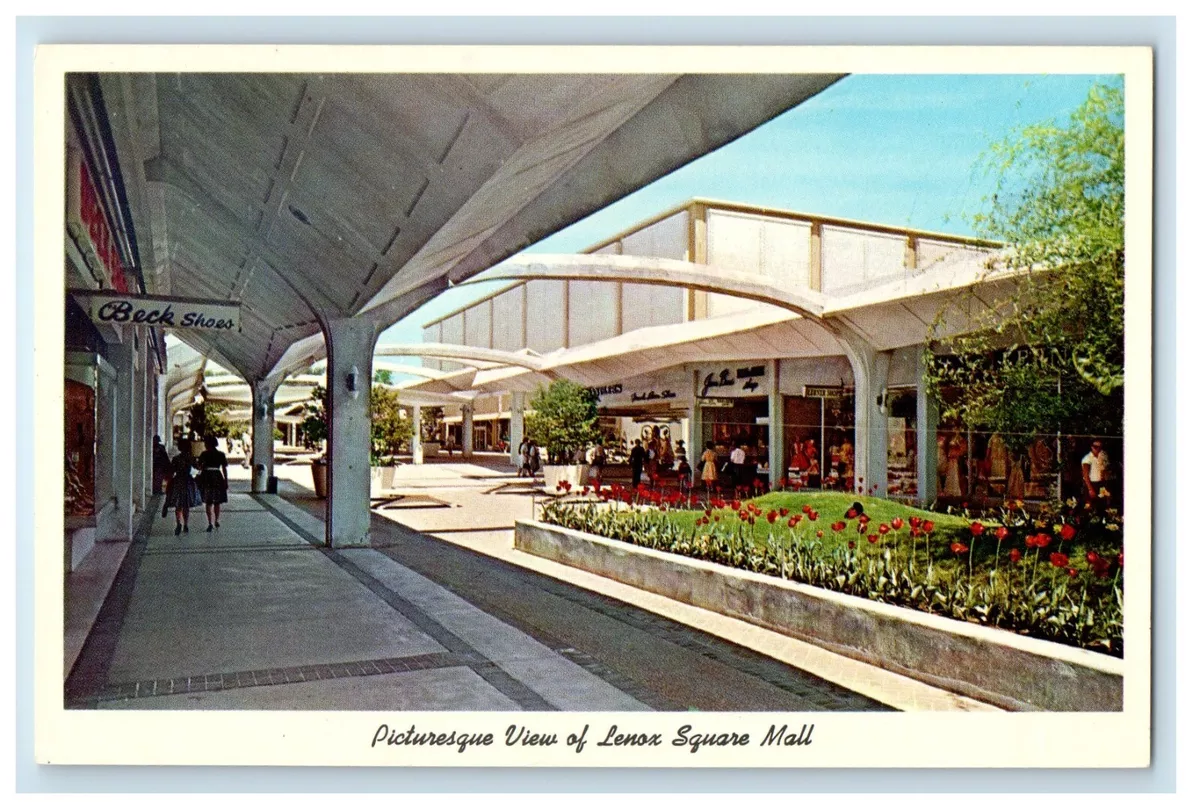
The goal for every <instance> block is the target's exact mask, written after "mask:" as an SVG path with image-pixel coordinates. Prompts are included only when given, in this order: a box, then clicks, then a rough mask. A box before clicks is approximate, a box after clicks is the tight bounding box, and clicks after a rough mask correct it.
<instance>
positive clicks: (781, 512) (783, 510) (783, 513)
mask: <svg viewBox="0 0 1200 809" xmlns="http://www.w3.org/2000/svg"><path fill="white" fill-rule="evenodd" d="M787 515H788V510H787V509H786V508H781V509H779V516H780V517H786V516H787Z"/></svg>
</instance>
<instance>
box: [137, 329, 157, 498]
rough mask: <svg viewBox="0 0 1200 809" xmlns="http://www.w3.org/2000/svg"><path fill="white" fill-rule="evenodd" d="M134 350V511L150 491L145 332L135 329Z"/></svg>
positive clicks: (147, 362) (147, 364)
mask: <svg viewBox="0 0 1200 809" xmlns="http://www.w3.org/2000/svg"><path fill="white" fill-rule="evenodd" d="M136 331H137V335H136V339H137V343H136V347H137V351H136V352H135V353H134V360H135V362H134V365H135V366H136V367H135V368H134V374H133V383H134V384H133V425H134V432H133V436H134V469H133V505H134V508H135V509H136V510H137V511H143V510H144V509H145V507H146V506H145V504H146V497H147V494H148V493H149V491H150V479H149V472H150V460H151V459H150V451H151V447H152V446H153V443H152V442H151V440H150V436H151V435H153V433H151V431H150V430H151V425H150V405H149V402H148V401H147V399H148V398H149V395H150V388H149V380H148V379H147V377H148V375H149V373H150V369H149V366H150V357H149V356H148V355H147V353H146V335H145V334H144V333H143V332H142V330H141V329H137V330H136Z"/></svg>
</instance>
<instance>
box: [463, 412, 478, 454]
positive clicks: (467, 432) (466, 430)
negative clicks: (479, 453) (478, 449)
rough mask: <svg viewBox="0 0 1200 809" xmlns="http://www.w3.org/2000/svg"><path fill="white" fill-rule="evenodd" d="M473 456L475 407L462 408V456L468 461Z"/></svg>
mask: <svg viewBox="0 0 1200 809" xmlns="http://www.w3.org/2000/svg"><path fill="white" fill-rule="evenodd" d="M474 454H475V405H473V404H465V405H463V406H462V456H463V459H464V460H469V459H470V458H471V456H473V455H474Z"/></svg>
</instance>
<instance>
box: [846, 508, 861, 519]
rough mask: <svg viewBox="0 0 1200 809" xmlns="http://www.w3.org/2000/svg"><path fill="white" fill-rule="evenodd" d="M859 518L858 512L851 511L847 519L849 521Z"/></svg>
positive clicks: (847, 513)
mask: <svg viewBox="0 0 1200 809" xmlns="http://www.w3.org/2000/svg"><path fill="white" fill-rule="evenodd" d="M857 516H858V511H856V510H855V509H850V510H849V511H847V512H846V517H847V518H848V519H851V520H853V519H854V518H855V517H857Z"/></svg>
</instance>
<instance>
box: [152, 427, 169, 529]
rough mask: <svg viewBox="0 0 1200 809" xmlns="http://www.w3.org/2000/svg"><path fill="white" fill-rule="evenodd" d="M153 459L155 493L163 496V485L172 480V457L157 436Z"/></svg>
mask: <svg viewBox="0 0 1200 809" xmlns="http://www.w3.org/2000/svg"><path fill="white" fill-rule="evenodd" d="M151 457H152V459H153V467H154V493H155V494H162V491H163V485H164V484H165V483H166V482H167V481H168V480H170V479H171V456H170V455H168V454H167V448H166V447H165V446H163V442H162V438H160V437H159V436H157V435H156V436H154V454H153V455H152V456H151ZM163 516H164V517H165V516H166V515H165V514H164V515H163Z"/></svg>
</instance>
